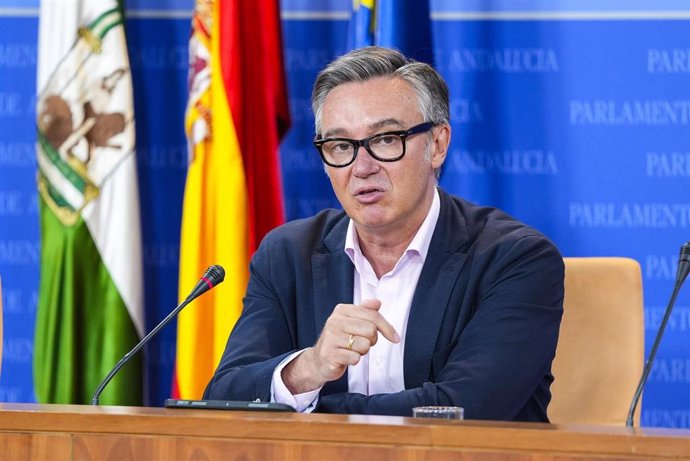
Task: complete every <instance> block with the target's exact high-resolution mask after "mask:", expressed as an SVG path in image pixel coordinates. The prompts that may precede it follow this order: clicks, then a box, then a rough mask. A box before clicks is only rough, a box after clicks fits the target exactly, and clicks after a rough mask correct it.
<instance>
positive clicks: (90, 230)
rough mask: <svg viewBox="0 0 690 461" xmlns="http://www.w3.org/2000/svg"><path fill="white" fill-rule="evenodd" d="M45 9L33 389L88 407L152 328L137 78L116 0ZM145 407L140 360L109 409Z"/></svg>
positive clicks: (112, 388)
mask: <svg viewBox="0 0 690 461" xmlns="http://www.w3.org/2000/svg"><path fill="white" fill-rule="evenodd" d="M40 11H41V13H40V22H39V53H38V58H39V61H38V79H37V80H38V82H37V84H38V100H37V110H36V114H37V121H36V123H37V128H38V141H37V146H36V147H37V148H36V150H37V159H38V189H39V202H40V214H41V218H40V221H41V240H42V242H41V281H40V287H39V300H38V313H37V319H36V334H35V339H34V386H35V389H36V398H37V400H38V401H39V402H43V403H83V404H86V403H89V402H90V401H91V396H92V395H93V392H94V391H95V390H96V387H97V386H98V384H99V382H100V381H101V380H102V379H103V378H104V377H105V375H106V374H107V373H108V371H109V370H110V369H111V368H112V367H113V366H114V365H115V363H116V362H117V361H118V360H119V359H120V358H121V357H122V356H123V355H124V354H125V353H126V352H127V351H129V350H130V349H131V348H132V347H133V346H134V345H135V344H136V342H137V341H138V340H139V338H140V337H141V336H142V333H143V330H144V315H143V289H142V288H143V287H142V285H143V284H142V260H141V228H140V223H139V194H138V186H137V171H136V156H135V150H134V112H133V105H132V79H131V74H130V68H129V60H128V57H127V46H126V44H125V34H124V26H123V17H122V9H121V5H120V4H118V2H117V1H116V0H42V1H41V9H40ZM141 400H142V370H141V359H140V358H139V357H135V359H134V360H133V361H132V363H130V364H128V365H127V366H125V368H123V369H122V370H121V372H120V373H119V374H118V376H116V377H115V379H114V380H113V381H112V382H111V383H110V384H109V386H108V387H107V388H106V390H105V392H104V393H103V394H102V397H101V403H103V404H110V405H140V404H141Z"/></svg>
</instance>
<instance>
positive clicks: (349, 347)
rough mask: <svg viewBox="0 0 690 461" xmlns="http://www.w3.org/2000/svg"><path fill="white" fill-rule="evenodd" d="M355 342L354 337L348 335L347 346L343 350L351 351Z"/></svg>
mask: <svg viewBox="0 0 690 461" xmlns="http://www.w3.org/2000/svg"><path fill="white" fill-rule="evenodd" d="M354 342H355V336H354V335H350V337H349V338H348V339H347V346H345V349H347V350H348V351H351V350H352V344H353V343H354Z"/></svg>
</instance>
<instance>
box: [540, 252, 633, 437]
mask: <svg viewBox="0 0 690 461" xmlns="http://www.w3.org/2000/svg"><path fill="white" fill-rule="evenodd" d="M564 261H565V299H564V302H563V320H562V322H561V330H560V336H559V338H558V347H557V348H556V358H555V359H554V361H553V374H554V377H555V381H554V383H553V385H552V386H551V392H552V395H553V397H552V400H551V404H550V405H549V409H548V414H549V418H550V420H551V422H552V423H582V424H603V425H620V426H623V425H625V421H626V418H627V414H628V411H629V408H630V400H631V399H632V396H633V393H634V392H635V388H636V387H637V383H638V381H639V379H640V375H641V373H642V366H643V362H644V311H643V300H642V276H641V271H640V265H639V264H638V263H637V261H635V260H632V259H628V258H564ZM639 408H640V406H639V405H638V410H637V411H636V415H635V423H636V425H639V420H640V412H639Z"/></svg>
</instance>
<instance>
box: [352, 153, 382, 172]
mask: <svg viewBox="0 0 690 461" xmlns="http://www.w3.org/2000/svg"><path fill="white" fill-rule="evenodd" d="M379 168H380V165H379V162H378V161H376V159H375V158H374V157H372V156H371V154H370V153H369V151H368V150H367V149H366V148H365V147H364V146H357V148H356V150H355V161H354V162H353V173H354V174H355V175H356V176H369V175H370V174H373V173H376V172H377V171H378V169H379Z"/></svg>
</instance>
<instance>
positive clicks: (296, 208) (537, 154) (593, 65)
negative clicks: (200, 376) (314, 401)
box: [0, 0, 690, 427]
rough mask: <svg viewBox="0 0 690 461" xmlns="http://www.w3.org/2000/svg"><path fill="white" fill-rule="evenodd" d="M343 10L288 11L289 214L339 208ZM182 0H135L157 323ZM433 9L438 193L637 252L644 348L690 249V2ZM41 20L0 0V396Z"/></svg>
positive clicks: (656, 391)
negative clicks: (325, 115) (325, 136)
mask: <svg viewBox="0 0 690 461" xmlns="http://www.w3.org/2000/svg"><path fill="white" fill-rule="evenodd" d="M547 3H548V5H547ZM351 5H352V2H351V1H350V0H330V1H329V0H319V1H306V0H302V1H300V0H290V1H284V2H283V7H282V16H283V27H284V45H285V64H286V71H287V77H288V86H289V94H290V106H291V111H292V121H293V125H292V129H291V130H290V132H289V133H288V136H287V138H286V139H285V141H284V142H283V144H282V147H281V162H282V173H283V187H284V196H285V209H286V213H287V217H288V219H295V218H298V217H303V216H308V215H311V214H313V213H315V212H316V211H318V210H320V209H322V208H324V207H330V206H338V205H337V201H336V200H335V197H334V195H333V193H332V192H331V190H330V187H329V185H328V182H327V178H326V176H325V175H324V173H323V169H322V166H321V163H320V161H319V158H318V155H317V154H316V152H315V151H314V150H313V148H312V147H311V144H310V141H311V139H312V137H313V125H312V124H313V118H312V114H311V110H310V104H309V94H310V90H311V83H312V82H313V79H314V76H315V75H316V73H317V72H318V70H319V69H320V68H321V67H322V66H323V65H324V64H325V63H326V62H328V61H329V60H330V59H332V58H333V57H334V56H336V55H339V54H341V53H342V52H344V51H345V49H346V45H347V38H346V34H347V26H348V18H349V14H350V8H351ZM191 7H192V0H156V1H152V0H147V1H145V0H138V1H129V2H128V3H127V12H128V18H129V19H128V22H127V33H128V40H129V48H130V50H129V51H130V59H131V65H132V73H133V76H134V91H135V114H136V122H137V144H138V149H137V153H138V158H139V181H140V189H141V209H142V226H143V228H142V232H143V237H144V244H145V247H144V256H145V260H144V263H145V269H146V279H145V283H146V306H147V311H146V320H147V326H148V328H149V329H150V328H152V327H153V326H154V325H155V324H156V323H157V322H158V321H159V320H160V319H162V318H163V317H164V316H165V315H166V314H167V312H168V311H169V310H171V309H172V308H173V307H174V305H175V304H176V293H177V290H176V286H177V260H178V244H179V225H180V215H181V200H182V195H183V188H184V178H185V172H186V156H187V154H186V143H185V139H184V134H183V117H184V106H185V103H186V78H187V39H188V37H189V30H190V23H189V18H190V16H191ZM431 10H432V12H431V14H432V20H433V21H432V34H433V39H434V59H435V63H436V66H437V68H438V70H439V71H440V72H441V73H442V74H443V75H444V76H445V78H446V79H447V80H448V83H449V85H450V89H451V100H452V119H453V141H452V146H451V147H452V148H451V154H450V156H449V158H448V161H447V162H446V166H445V170H444V172H443V175H442V178H441V184H442V186H443V187H445V188H446V189H447V190H449V191H450V192H452V193H455V194H458V195H462V196H464V197H467V198H469V199H470V200H473V201H476V202H480V203H482V204H489V205H495V206H498V207H500V208H503V209H505V210H506V211H508V212H509V213H511V214H513V215H515V216H517V217H518V218H520V219H522V220H524V221H526V222H527V223H529V224H532V225H534V226H536V227H537V228H539V229H541V230H542V231H543V232H544V233H545V234H547V235H548V236H549V237H550V238H551V239H552V240H553V241H554V242H556V244H557V245H558V247H559V248H560V249H561V252H562V253H563V254H564V255H565V256H599V255H600V256H604V255H607V256H629V257H632V258H634V259H636V260H638V261H639V262H640V264H641V265H642V270H643V277H644V289H645V326H646V334H647V338H648V340H647V343H648V347H649V345H650V343H651V340H652V339H653V336H654V335H655V334H656V331H657V329H658V327H659V323H660V321H661V317H662V315H663V311H664V308H665V305H666V302H667V299H668V297H669V295H670V292H671V289H672V284H673V280H674V276H675V267H676V263H677V259H678V248H679V245H680V244H681V243H682V242H684V241H687V240H690V231H689V230H688V229H689V228H690V2H689V1H688V0H655V1H652V0H649V1H642V0H635V1H630V0H628V1H622V0H621V1H614V0H610V1H596V0H578V1H574V0H560V1H552V2H545V1H531V2H528V1H520V2H515V1H511V2H509V1H507V0H505V1H501V0H494V1H488V0H474V1H472V0H464V1H450V0H436V1H432V2H431ZM37 15H38V1H37V0H31V1H26V0H24V1H21V0H0V275H1V276H2V282H3V303H4V317H5V337H4V340H3V343H4V344H3V364H2V376H1V378H0V401H8V402H32V401H34V399H35V397H34V392H33V383H32V377H31V374H32V373H31V360H32V346H33V335H34V332H33V328H34V317H35V310H36V300H37V285H38V270H39V268H38V264H39V251H40V246H39V232H38V214H37V199H36V164H35V153H34V141H35V126H34V117H35V112H34V106H35V92H36V89H35V73H36V46H37V30H38V19H37ZM688 290H690V289H688V288H686V290H684V292H682V293H681V295H680V297H679V299H678V303H677V306H676V308H675V310H674V314H673V316H672V317H671V321H670V323H669V326H668V330H667V335H666V337H665V338H664V341H663V343H662V346H661V349H660V351H659V354H658V356H657V363H656V365H655V367H654V369H653V371H652V374H651V376H650V382H649V386H648V388H647V391H646V393H645V396H644V401H643V406H642V410H643V411H642V424H643V425H647V426H669V427H690V346H689V344H690V295H689V294H688ZM174 341H175V328H174V326H172V325H171V326H169V327H168V328H167V329H166V330H164V331H163V332H162V334H161V335H160V336H159V338H157V339H156V340H154V341H153V343H152V344H151V345H150V346H149V347H148V348H147V351H146V354H147V360H148V379H149V383H148V390H147V395H148V398H149V403H150V404H151V405H160V404H161V402H162V401H163V399H164V398H166V397H167V396H168V395H169V393H170V383H171V369H172V364H173V360H174ZM588 359H589V360H596V357H591V358H588Z"/></svg>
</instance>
